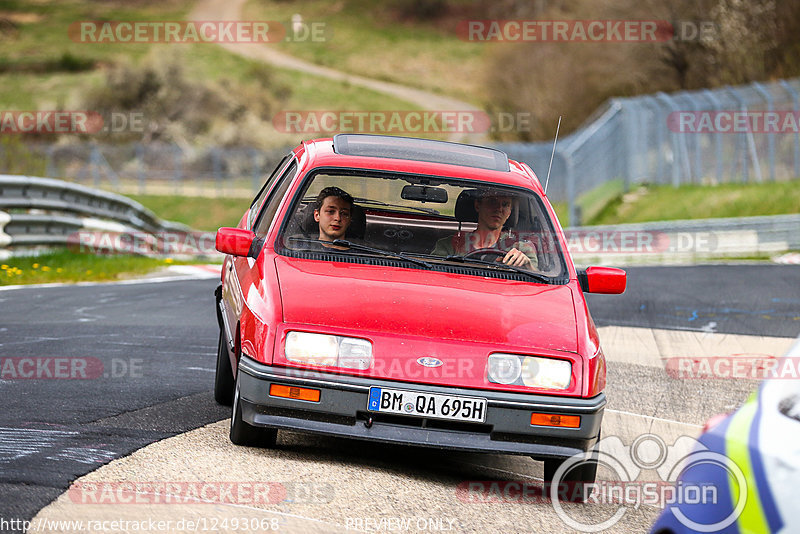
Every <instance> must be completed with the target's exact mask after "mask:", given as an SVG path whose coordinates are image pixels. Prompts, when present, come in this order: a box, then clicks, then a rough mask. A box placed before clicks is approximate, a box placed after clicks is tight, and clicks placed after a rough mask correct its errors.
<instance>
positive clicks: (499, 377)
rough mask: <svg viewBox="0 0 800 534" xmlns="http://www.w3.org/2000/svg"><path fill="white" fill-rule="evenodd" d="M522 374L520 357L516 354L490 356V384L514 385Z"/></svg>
mask: <svg viewBox="0 0 800 534" xmlns="http://www.w3.org/2000/svg"><path fill="white" fill-rule="evenodd" d="M521 372H522V362H521V361H520V356H515V355H514V354H492V355H490V356H489V370H488V374H489V382H495V383H497V384H513V383H514V382H516V381H517V380H519V375H520V373H521Z"/></svg>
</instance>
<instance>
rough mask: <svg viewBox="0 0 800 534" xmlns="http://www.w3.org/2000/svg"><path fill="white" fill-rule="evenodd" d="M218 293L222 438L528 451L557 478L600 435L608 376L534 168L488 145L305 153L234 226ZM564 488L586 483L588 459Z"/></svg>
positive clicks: (397, 144)
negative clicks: (308, 437)
mask: <svg viewBox="0 0 800 534" xmlns="http://www.w3.org/2000/svg"><path fill="white" fill-rule="evenodd" d="M216 246H217V249H218V250H219V251H220V252H223V253H225V254H227V256H226V258H225V262H224V265H223V269H222V284H221V285H220V287H219V288H218V289H217V292H216V300H217V312H218V313H217V316H218V320H219V326H220V341H219V354H218V357H217V371H216V381H215V396H216V399H217V401H218V402H220V403H222V404H232V406H233V410H232V417H231V429H230V437H231V440H232V441H233V442H234V443H236V444H241V445H260V446H267V447H269V446H272V445H274V444H275V440H276V436H277V432H278V430H281V429H286V430H292V431H298V432H310V433H318V434H327V435H334V436H344V437H350V438H355V439H364V440H374V441H380V442H390V443H404V444H409V445H418V446H424V447H436V448H443V449H457V450H464V451H485V452H491V453H498V452H499V453H508V454H520V455H530V456H531V457H533V458H534V459H538V460H543V461H544V462H545V478H546V479H548V480H550V479H552V476H553V474H554V473H555V471H556V469H557V468H558V466H559V465H560V463H561V462H562V461H563V460H564V459H566V458H568V457H570V456H572V455H574V454H577V453H581V452H583V451H586V450H588V449H590V448H591V447H592V446H593V445H594V444H595V442H596V441H597V439H598V436H599V435H600V423H601V419H602V416H603V409H604V406H605V404H606V398H605V395H604V394H603V389H604V386H605V381H606V364H605V358H604V356H603V352H602V350H601V348H600V342H599V339H598V335H597V331H596V329H595V325H594V323H593V321H592V318H591V316H590V315H589V310H588V309H587V307H586V301H585V300H584V292H587V291H588V292H595V293H621V292H623V291H624V290H625V284H626V275H625V272H624V271H621V270H619V269H613V268H606V267H590V268H588V269H586V270H584V271H580V272H579V271H576V269H575V267H574V265H573V263H572V260H571V258H570V256H569V253H568V251H567V246H566V241H565V237H564V233H563V231H562V229H561V227H560V226H559V224H558V221H557V219H556V216H555V213H554V211H553V208H552V206H551V205H550V203H549V202H548V200H547V197H546V196H545V194H544V192H543V190H542V187H541V185H540V183H539V181H538V179H537V178H536V176H535V175H534V173H533V171H532V170H531V169H530V167H528V166H527V165H525V164H524V163H517V162H515V161H511V160H509V159H508V157H507V156H506V154H504V153H502V152H500V151H498V150H495V149H492V148H486V147H477V146H468V145H461V144H457V143H448V142H442V141H432V140H423V139H412V138H402V137H388V136H378V135H337V136H335V137H334V138H332V139H330V138H328V139H317V140H314V141H308V142H304V143H303V144H302V145H301V146H299V147H297V148H296V149H294V151H293V152H292V153H291V154H289V155H288V156H286V158H285V159H284V160H283V161H282V162H281V163H280V164H279V165H278V167H277V168H276V169H275V170H274V172H273V173H272V175H271V176H270V177H269V179H268V180H267V182H266V183H265V184H264V186H263V188H262V189H261V191H260V192H259V193H258V195H257V196H256V198H255V200H254V201H253V203H252V205H251V206H250V209H249V210H248V211H247V212H246V213H245V214H244V216H243V217H242V219H241V221H240V223H239V225H238V227H237V228H220V229H219V231H218V232H217V241H216ZM578 471H580V472H577V473H573V475H572V476H570V477H568V479H570V478H572V479H574V480H584V481H588V482H593V481H594V477H595V471H596V464H591V463H587V464H586V465H585V466H583V467H582V468H581V469H579V470H578Z"/></svg>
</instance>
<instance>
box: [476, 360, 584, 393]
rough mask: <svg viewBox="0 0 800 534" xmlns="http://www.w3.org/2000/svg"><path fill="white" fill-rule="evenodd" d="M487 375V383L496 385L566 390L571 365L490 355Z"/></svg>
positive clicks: (563, 362)
mask: <svg viewBox="0 0 800 534" xmlns="http://www.w3.org/2000/svg"><path fill="white" fill-rule="evenodd" d="M487 375H488V378H489V382H494V383H496V384H515V385H520V386H528V387H531V388H547V389H567V388H568V387H569V384H570V382H571V380H572V364H571V363H570V362H568V361H566V360H556V359H554V358H541V357H538V356H518V355H516V354H491V355H490V356H489V362H488V368H487Z"/></svg>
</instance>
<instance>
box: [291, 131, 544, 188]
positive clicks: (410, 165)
mask: <svg viewBox="0 0 800 534" xmlns="http://www.w3.org/2000/svg"><path fill="white" fill-rule="evenodd" d="M337 137H339V136H337ZM347 137H349V138H353V137H356V136H354V135H348V136H347ZM364 137H370V138H379V139H386V140H387V142H389V143H392V142H393V141H394V140H396V139H413V138H396V137H392V136H374V135H370V136H364ZM421 141H424V143H423V144H421V145H418V146H420V147H425V148H430V149H431V157H430V158H428V159H438V158H437V154H436V153H435V149H436V147H437V144H441V145H444V146H445V147H446V146H447V145H455V146H462V147H469V146H470V145H458V144H454V143H447V142H437V141H431V140H421ZM474 148H476V149H479V150H484V151H493V152H497V153H500V154H502V155H503V156H505V154H504V153H502V152H500V151H498V150H496V149H492V148H485V147H474ZM294 152H295V155H296V156H297V157H298V159H299V160H300V161H301V165H302V166H303V167H306V168H312V167H342V168H355V169H376V170H386V171H394V172H404V173H412V174H423V175H430V176H445V177H454V178H465V179H469V180H478V181H483V182H486V183H492V184H500V185H510V186H516V187H523V188H527V189H534V190H535V191H537V192H538V193H540V194H543V191H542V188H541V185H540V183H539V180H538V178H537V177H536V175H535V174H534V173H533V170H531V168H530V167H528V166H527V165H525V164H524V163H519V162H516V161H514V160H507V161H508V170H494V169H485V168H478V167H473V166H467V165H459V164H455V163H441V162H439V161H421V160H420V159H403V158H401V157H385V156H364V155H353V154H340V153H338V152H337V151H336V150H335V149H334V138H330V137H326V138H322V139H313V140H310V141H303V144H302V145H300V146H298V147H297V148H296V149H295V151H294ZM411 154H412V155H413V151H412V152H411ZM421 156H422V157H426V155H425V154H422V155H421ZM303 158H307V159H306V161H303ZM506 158H507V156H506Z"/></svg>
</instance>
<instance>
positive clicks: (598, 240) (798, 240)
mask: <svg viewBox="0 0 800 534" xmlns="http://www.w3.org/2000/svg"><path fill="white" fill-rule="evenodd" d="M566 233H567V240H568V242H569V248H570V253H571V255H572V258H573V261H574V262H575V264H576V265H589V264H595V265H597V264H603V265H631V264H660V265H665V264H670V263H694V262H697V261H702V260H711V259H725V258H734V257H747V256H761V255H765V254H766V255H770V256H772V255H777V254H781V253H785V252H788V251H797V250H800V214H791V215H771V216H762V217H741V218H721V219H695V220H679V221H660V222H646V223H633V224H615V225H607V226H582V227H573V228H569V229H567V231H566Z"/></svg>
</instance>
